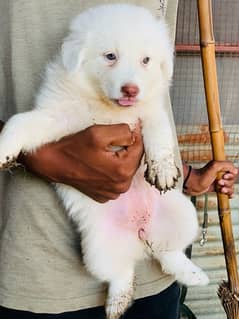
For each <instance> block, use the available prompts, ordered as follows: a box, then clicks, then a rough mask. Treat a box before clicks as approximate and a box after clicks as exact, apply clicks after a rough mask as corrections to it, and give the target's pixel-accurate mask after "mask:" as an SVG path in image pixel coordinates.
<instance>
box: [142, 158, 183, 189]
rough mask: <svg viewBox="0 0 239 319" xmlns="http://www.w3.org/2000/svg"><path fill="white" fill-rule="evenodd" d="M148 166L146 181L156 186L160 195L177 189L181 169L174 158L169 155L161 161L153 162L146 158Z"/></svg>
mask: <svg viewBox="0 0 239 319" xmlns="http://www.w3.org/2000/svg"><path fill="white" fill-rule="evenodd" d="M145 163H146V165H147V168H146V171H145V179H146V180H147V182H149V183H150V184H151V185H154V186H155V187H156V188H157V189H158V190H159V191H160V193H162V192H164V193H165V192H166V191H167V190H170V189H172V188H175V186H176V183H177V181H178V179H179V177H180V176H181V174H180V170H179V168H178V167H177V166H176V165H175V161H174V156H173V155H172V154H168V155H166V156H164V157H163V158H162V159H160V160H153V159H150V158H148V157H147V155H146V157H145Z"/></svg>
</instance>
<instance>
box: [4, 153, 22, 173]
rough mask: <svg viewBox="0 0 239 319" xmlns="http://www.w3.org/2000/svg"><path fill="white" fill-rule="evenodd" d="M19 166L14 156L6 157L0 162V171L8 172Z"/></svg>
mask: <svg viewBox="0 0 239 319" xmlns="http://www.w3.org/2000/svg"><path fill="white" fill-rule="evenodd" d="M19 165H20V164H19V163H18V162H17V157H16V156H6V157H5V160H1V161H0V169H2V170H9V169H11V168H14V167H17V166H19Z"/></svg>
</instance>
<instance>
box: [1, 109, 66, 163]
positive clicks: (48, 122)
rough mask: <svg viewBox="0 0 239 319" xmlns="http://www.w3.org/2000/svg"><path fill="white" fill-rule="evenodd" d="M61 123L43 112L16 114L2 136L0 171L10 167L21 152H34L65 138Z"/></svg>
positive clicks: (5, 127)
mask: <svg viewBox="0 0 239 319" xmlns="http://www.w3.org/2000/svg"><path fill="white" fill-rule="evenodd" d="M63 131H64V130H63V129H62V127H61V123H59V121H57V120H56V118H54V117H51V116H49V115H48V114H47V113H44V112H41V111H36V110H34V111H30V112H25V113H20V114H16V115H14V116H13V117H11V118H10V119H9V121H8V122H7V123H6V124H5V126H4V128H3V130H2V132H1V134H0V169H1V168H8V167H10V166H11V165H12V164H13V163H14V162H15V160H16V158H17V156H18V155H19V153H20V152H21V151H32V150H35V149H36V148H37V147H39V146H41V145H42V144H45V143H48V142H51V141H54V140H56V139H59V138H60V137H61V136H63Z"/></svg>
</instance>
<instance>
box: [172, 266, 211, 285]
mask: <svg viewBox="0 0 239 319" xmlns="http://www.w3.org/2000/svg"><path fill="white" fill-rule="evenodd" d="M176 277H177V278H176V279H177V280H178V281H179V282H181V283H183V284H185V285H186V286H206V285H208V283H209V278H208V276H207V275H206V273H205V272H204V271H202V270H201V269H200V268H198V267H196V266H195V267H194V268H193V269H192V270H191V271H185V272H184V273H181V274H178V275H177V276H176Z"/></svg>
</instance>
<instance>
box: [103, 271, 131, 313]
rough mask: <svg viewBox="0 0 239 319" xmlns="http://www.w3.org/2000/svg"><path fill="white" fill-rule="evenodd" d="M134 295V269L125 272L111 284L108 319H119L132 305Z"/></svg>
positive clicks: (107, 305)
mask: <svg viewBox="0 0 239 319" xmlns="http://www.w3.org/2000/svg"><path fill="white" fill-rule="evenodd" d="M133 293H134V273H133V271H132V269H129V271H128V272H127V271H124V272H122V274H120V276H117V278H114V279H112V280H111V281H110V283H109V289H108V297H107V300H106V305H105V309H106V315H107V319H118V318H120V316H121V315H122V314H123V313H124V312H125V311H126V309H127V308H128V307H129V306H130V305H131V304H132V301H133Z"/></svg>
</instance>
